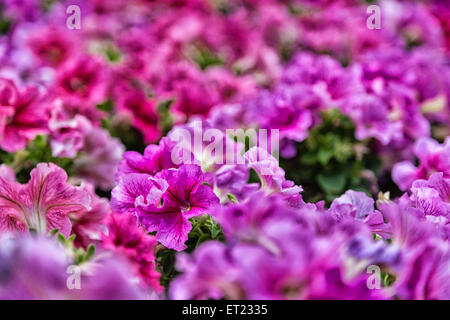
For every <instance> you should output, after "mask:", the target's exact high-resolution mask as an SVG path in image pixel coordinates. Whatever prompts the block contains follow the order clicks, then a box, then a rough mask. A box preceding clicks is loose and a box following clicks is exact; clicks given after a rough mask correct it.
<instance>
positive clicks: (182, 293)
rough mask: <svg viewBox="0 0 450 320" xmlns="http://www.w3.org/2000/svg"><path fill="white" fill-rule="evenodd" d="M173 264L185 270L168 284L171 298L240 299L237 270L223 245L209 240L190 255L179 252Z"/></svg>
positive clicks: (180, 269)
mask: <svg viewBox="0 0 450 320" xmlns="http://www.w3.org/2000/svg"><path fill="white" fill-rule="evenodd" d="M176 267H177V269H178V270H179V271H182V272H184V274H183V277H177V278H176V279H175V280H174V281H173V282H172V284H171V286H170V291H169V297H170V299H175V300H182V299H208V298H212V299H220V298H222V297H223V296H228V297H230V298H235V299H237V298H240V297H241V296H240V295H241V291H240V288H239V285H238V283H237V276H238V270H237V269H236V268H235V266H234V265H233V261H232V260H231V257H230V256H229V253H228V252H227V248H226V247H225V245H224V244H222V243H220V242H217V241H208V242H206V243H204V244H202V245H201V246H200V247H199V248H198V249H197V250H196V251H195V253H194V254H193V256H189V255H188V254H186V253H180V254H179V255H178V256H177V262H176Z"/></svg>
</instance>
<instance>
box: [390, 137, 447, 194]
mask: <svg viewBox="0 0 450 320" xmlns="http://www.w3.org/2000/svg"><path fill="white" fill-rule="evenodd" d="M414 155H415V156H416V157H417V158H418V159H419V167H416V166H415V165H414V164H413V163H411V162H410V161H402V162H399V163H397V164H396V165H394V167H393V168H392V179H393V180H394V182H395V183H396V184H397V185H398V186H399V187H400V189H401V190H406V189H409V188H410V187H411V185H412V183H413V182H414V181H415V180H417V179H427V178H428V177H429V176H430V175H431V174H432V173H433V172H442V173H443V176H444V177H448V176H449V175H450V161H449V159H450V139H449V138H447V139H446V140H445V142H444V144H442V145H440V144H439V143H438V142H437V141H435V140H433V139H431V138H421V139H419V140H417V142H416V143H415V145H414Z"/></svg>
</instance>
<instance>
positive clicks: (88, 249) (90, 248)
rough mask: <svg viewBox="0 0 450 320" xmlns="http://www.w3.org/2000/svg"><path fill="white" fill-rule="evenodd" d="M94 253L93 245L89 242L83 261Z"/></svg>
mask: <svg viewBox="0 0 450 320" xmlns="http://www.w3.org/2000/svg"><path fill="white" fill-rule="evenodd" d="M94 254H95V246H94V245H93V244H92V243H91V244H90V245H89V247H88V248H87V250H86V254H85V255H84V259H83V260H84V261H88V260H89V259H90V258H91V257H93V256H94Z"/></svg>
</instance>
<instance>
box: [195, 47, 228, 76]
mask: <svg viewBox="0 0 450 320" xmlns="http://www.w3.org/2000/svg"><path fill="white" fill-rule="evenodd" d="M190 56H191V57H192V60H194V62H195V63H197V65H198V66H199V67H200V69H202V70H205V69H207V68H208V67H211V66H217V65H221V64H223V61H222V59H221V58H220V57H219V56H218V55H216V54H215V53H214V52H212V51H211V50H209V49H208V48H207V47H205V46H204V45H196V46H193V47H191V54H190Z"/></svg>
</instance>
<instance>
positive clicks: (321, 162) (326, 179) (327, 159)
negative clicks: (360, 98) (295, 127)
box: [280, 109, 381, 202]
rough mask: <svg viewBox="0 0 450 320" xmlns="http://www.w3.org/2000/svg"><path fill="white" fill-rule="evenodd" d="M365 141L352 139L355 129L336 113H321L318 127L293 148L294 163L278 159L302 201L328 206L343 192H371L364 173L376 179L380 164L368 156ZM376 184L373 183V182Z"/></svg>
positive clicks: (369, 182)
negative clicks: (299, 187)
mask: <svg viewBox="0 0 450 320" xmlns="http://www.w3.org/2000/svg"><path fill="white" fill-rule="evenodd" d="M368 144H369V141H358V140H356V139H355V125H354V124H353V122H352V121H351V120H350V119H349V118H348V117H346V116H344V115H343V114H342V113H341V112H340V111H339V110H336V109H333V110H327V111H325V112H323V113H322V123H321V124H320V125H318V126H317V127H315V128H314V129H312V130H311V132H310V134H309V136H308V138H307V139H306V140H304V141H303V142H301V143H299V144H298V146H297V156H296V158H294V159H281V160H280V164H281V166H282V167H283V168H284V169H285V171H286V175H287V178H288V179H292V180H294V181H295V182H296V183H297V184H300V185H302V186H303V188H304V189H305V191H304V193H303V197H304V198H305V200H306V201H313V202H315V201H318V200H321V199H325V200H326V201H327V202H331V201H332V200H333V199H334V198H335V197H337V196H340V195H341V194H342V193H343V192H345V191H346V190H347V189H354V190H360V191H365V192H367V193H368V194H370V192H371V183H372V184H373V181H369V180H368V179H367V172H368V171H367V170H369V172H371V174H370V175H372V176H374V177H376V176H377V175H378V174H379V170H380V163H381V162H380V160H379V159H377V158H375V157H373V156H370V155H369V147H368ZM375 180H376V179H375Z"/></svg>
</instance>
